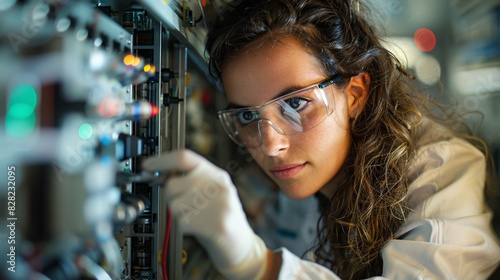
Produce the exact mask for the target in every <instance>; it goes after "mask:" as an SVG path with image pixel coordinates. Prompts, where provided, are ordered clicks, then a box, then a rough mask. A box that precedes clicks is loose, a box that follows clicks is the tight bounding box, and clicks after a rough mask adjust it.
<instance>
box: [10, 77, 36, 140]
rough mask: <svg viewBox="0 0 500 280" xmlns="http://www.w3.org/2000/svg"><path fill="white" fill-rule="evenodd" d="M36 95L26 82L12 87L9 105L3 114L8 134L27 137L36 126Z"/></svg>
mask: <svg viewBox="0 0 500 280" xmlns="http://www.w3.org/2000/svg"><path fill="white" fill-rule="evenodd" d="M36 105H37V95H36V91H35V89H34V88H33V87H32V86H31V85H28V84H19V85H16V86H15V87H13V88H12V90H11V91H10V95H9V106H8V108H7V114H6V116H5V128H6V132H7V134H8V135H9V136H12V137H18V138H22V137H27V136H29V135H30V134H31V133H32V132H33V130H34V129H35V126H36V110H35V109H36Z"/></svg>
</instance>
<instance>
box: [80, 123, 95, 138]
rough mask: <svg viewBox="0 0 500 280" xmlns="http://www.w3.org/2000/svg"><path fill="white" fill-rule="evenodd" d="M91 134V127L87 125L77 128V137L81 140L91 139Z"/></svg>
mask: <svg viewBox="0 0 500 280" xmlns="http://www.w3.org/2000/svg"><path fill="white" fill-rule="evenodd" d="M93 132H94V130H93V129H92V126H91V125H90V124H88V123H84V124H82V125H80V128H78V135H79V136H80V138H82V139H83V140H87V139H89V138H90V137H92V134H93Z"/></svg>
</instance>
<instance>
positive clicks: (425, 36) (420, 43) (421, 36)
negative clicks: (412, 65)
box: [413, 28, 436, 52]
mask: <svg viewBox="0 0 500 280" xmlns="http://www.w3.org/2000/svg"><path fill="white" fill-rule="evenodd" d="M413 40H414V41H415V45H417V47H418V48H419V49H421V50H423V51H424V52H430V51H432V50H433V49H434V47H436V36H435V35H434V32H432V30H430V29H428V28H419V29H417V31H415V34H414V36H413Z"/></svg>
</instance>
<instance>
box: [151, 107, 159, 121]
mask: <svg viewBox="0 0 500 280" xmlns="http://www.w3.org/2000/svg"><path fill="white" fill-rule="evenodd" d="M150 105H151V116H150V118H152V117H153V116H156V115H158V113H159V112H160V109H158V107H156V106H155V105H153V104H152V103H150Z"/></svg>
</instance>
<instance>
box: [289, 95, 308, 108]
mask: <svg viewBox="0 0 500 280" xmlns="http://www.w3.org/2000/svg"><path fill="white" fill-rule="evenodd" d="M308 102H309V100H307V99H304V98H302V97H293V98H290V99H288V100H286V103H287V104H288V105H289V106H290V107H292V109H294V110H295V111H300V110H302V109H303V108H304V106H306V105H307V103H308Z"/></svg>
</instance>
